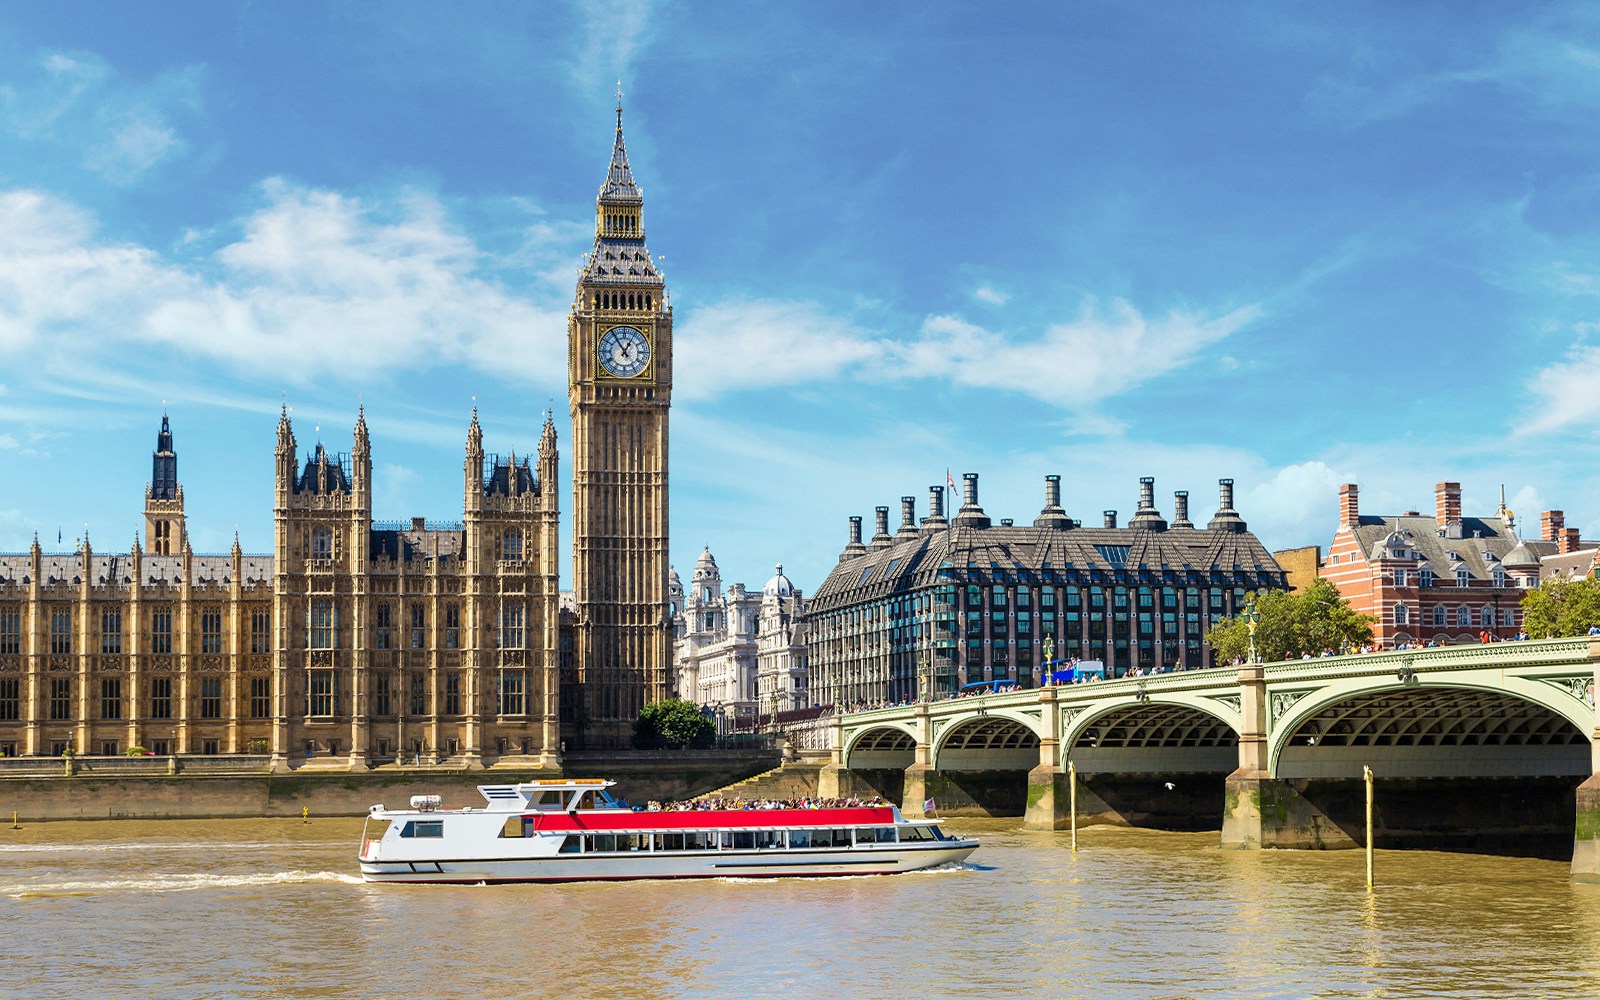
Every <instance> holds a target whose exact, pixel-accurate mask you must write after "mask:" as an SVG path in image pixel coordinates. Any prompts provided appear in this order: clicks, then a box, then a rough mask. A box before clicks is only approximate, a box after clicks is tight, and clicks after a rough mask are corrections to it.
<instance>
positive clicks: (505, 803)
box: [478, 778, 621, 812]
mask: <svg viewBox="0 0 1600 1000" xmlns="http://www.w3.org/2000/svg"><path fill="white" fill-rule="evenodd" d="M615 784H616V782H615V781H611V780H610V779H608V778H555V779H549V780H544V781H524V782H521V783H520V784H516V785H479V786H478V794H480V795H482V796H483V798H484V800H485V801H486V802H488V805H487V806H486V807H485V808H486V809H488V810H490V811H492V812H527V811H534V812H571V811H572V810H575V809H618V808H621V806H620V804H619V803H618V802H617V800H616V799H614V798H612V797H611V793H610V792H608V791H606V789H608V788H610V787H611V786H612V785H615Z"/></svg>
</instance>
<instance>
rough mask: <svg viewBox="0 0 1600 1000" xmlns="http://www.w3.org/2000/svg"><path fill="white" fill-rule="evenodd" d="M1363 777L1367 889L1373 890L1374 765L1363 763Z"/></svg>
mask: <svg viewBox="0 0 1600 1000" xmlns="http://www.w3.org/2000/svg"><path fill="white" fill-rule="evenodd" d="M1361 778H1362V780H1363V781H1365V782H1366V783H1367V891H1368V892H1371V891H1372V767H1371V766H1370V765H1367V764H1362V765H1361Z"/></svg>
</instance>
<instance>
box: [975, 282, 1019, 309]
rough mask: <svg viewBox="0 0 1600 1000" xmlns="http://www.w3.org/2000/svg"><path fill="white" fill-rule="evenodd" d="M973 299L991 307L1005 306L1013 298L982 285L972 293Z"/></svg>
mask: <svg viewBox="0 0 1600 1000" xmlns="http://www.w3.org/2000/svg"><path fill="white" fill-rule="evenodd" d="M972 297H973V298H975V299H977V300H978V301H979V302H987V303H988V304H989V305H991V306H1003V305H1005V304H1006V302H1008V301H1009V300H1010V299H1011V296H1009V295H1007V294H1006V293H1005V292H1002V291H1000V290H998V289H995V288H991V287H990V286H988V285H982V286H980V287H979V288H977V289H976V290H975V291H974V292H973V293H972Z"/></svg>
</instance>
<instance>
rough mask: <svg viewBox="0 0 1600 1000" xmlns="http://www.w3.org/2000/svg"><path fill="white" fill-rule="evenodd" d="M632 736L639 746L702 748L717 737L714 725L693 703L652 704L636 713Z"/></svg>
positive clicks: (669, 701)
mask: <svg viewBox="0 0 1600 1000" xmlns="http://www.w3.org/2000/svg"><path fill="white" fill-rule="evenodd" d="M633 732H634V736H635V738H636V741H637V742H638V744H639V745H640V746H645V747H651V746H669V747H703V746H710V745H711V742H712V741H713V740H715V739H716V737H717V724H716V721H715V720H713V719H712V718H711V716H709V715H706V714H705V713H704V712H701V711H700V709H699V707H698V706H696V705H695V704H694V703H693V702H688V701H684V700H683V699H681V698H669V699H667V700H666V701H653V702H651V703H650V704H648V705H646V706H645V707H644V711H642V712H640V713H639V721H638V722H636V723H634V727H633Z"/></svg>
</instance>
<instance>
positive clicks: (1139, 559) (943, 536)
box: [808, 473, 1286, 707]
mask: <svg viewBox="0 0 1600 1000" xmlns="http://www.w3.org/2000/svg"><path fill="white" fill-rule="evenodd" d="M1060 487H1061V481H1060V477H1059V476H1048V477H1046V480H1045V505H1044V509H1043V510H1042V511H1041V512H1040V514H1039V516H1038V517H1037V518H1035V519H1034V521H1033V523H1032V524H1030V525H1018V524H1015V523H1013V522H1012V521H1011V520H1010V519H1004V520H1001V521H1000V522H999V523H998V524H996V523H994V522H993V521H991V519H990V518H989V517H988V516H987V515H986V514H985V513H984V512H983V509H982V507H980V506H979V504H978V477H977V475H976V474H974V473H968V474H967V475H966V477H965V483H964V490H963V502H962V505H961V508H960V510H958V511H957V512H956V513H955V514H954V515H953V516H950V517H946V516H945V513H944V489H943V488H942V487H938V486H935V487H932V488H930V490H929V514H928V516H927V517H924V518H922V519H921V521H920V522H919V521H918V520H917V519H916V516H915V500H914V498H912V497H902V498H901V501H900V505H901V523H900V526H899V529H898V530H897V531H895V532H894V533H893V534H891V533H890V531H889V508H888V507H879V508H877V512H876V513H877V523H876V531H875V533H874V534H873V536H872V537H871V538H870V539H868V540H866V541H863V540H862V533H861V523H862V522H861V518H859V517H853V518H851V527H850V532H851V533H850V541H849V544H848V545H846V546H845V549H844V551H843V552H842V553H841V554H840V557H839V563H838V565H837V566H836V567H835V568H834V570H833V572H832V573H830V574H829V576H828V578H827V580H825V581H824V582H823V584H822V586H821V587H819V588H818V590H817V594H816V596H815V598H814V599H813V600H812V602H811V607H810V612H809V615H808V622H809V626H810V639H811V643H810V658H811V693H812V698H813V700H814V701H817V702H819V703H828V702H832V703H834V704H838V705H841V706H844V707H854V706H856V705H860V704H863V703H866V704H878V703H882V702H900V701H905V700H910V699H917V698H923V697H930V698H937V697H944V696H946V695H949V694H953V693H955V692H956V691H958V690H959V689H960V688H961V686H962V685H965V684H969V683H973V682H978V681H1011V682H1015V683H1017V684H1018V685H1020V686H1023V687H1032V686H1035V685H1038V684H1039V683H1040V682H1041V676H1042V674H1043V673H1044V672H1046V670H1047V667H1046V664H1047V662H1049V661H1051V660H1056V661H1061V660H1069V659H1073V658H1076V659H1080V660H1098V661H1101V662H1102V663H1104V664H1105V670H1106V676H1107V677H1120V676H1125V675H1127V674H1129V673H1156V672H1165V671H1170V670H1190V669H1196V668H1200V667H1209V666H1212V665H1213V664H1212V661H1211V653H1210V649H1209V648H1208V647H1207V646H1206V644H1205V641H1204V639H1205V633H1206V631H1207V630H1208V629H1209V628H1210V627H1211V625H1212V623H1214V622H1216V621H1218V620H1220V619H1221V618H1223V617H1226V616H1228V615H1232V614H1233V613H1234V612H1235V611H1236V610H1237V609H1238V608H1240V607H1242V606H1243V603H1244V600H1245V595H1246V594H1247V593H1248V592H1249V591H1252V590H1256V589H1258V588H1263V587H1274V588H1281V587H1284V586H1286V580H1285V576H1284V573H1283V570H1282V569H1281V568H1280V567H1279V566H1278V564H1277V563H1276V562H1275V561H1274V560H1273V558H1272V556H1271V554H1270V553H1269V552H1268V551H1267V549H1266V548H1265V547H1264V546H1263V545H1262V544H1261V542H1260V541H1259V540H1257V539H1256V537H1255V536H1254V535H1252V534H1251V533H1250V532H1249V530H1248V529H1247V526H1246V524H1245V522H1244V520H1243V518H1241V517H1240V516H1239V514H1238V512H1236V511H1235V510H1234V509H1233V481H1232V480H1228V479H1224V480H1221V482H1220V487H1221V488H1220V491H1219V492H1220V498H1219V500H1220V502H1219V505H1218V510H1217V513H1216V515H1215V516H1213V517H1212V519H1211V520H1210V522H1209V523H1208V524H1207V525H1206V526H1205V527H1203V528H1197V527H1195V526H1194V525H1193V524H1192V523H1191V522H1190V521H1189V517H1188V494H1187V493H1183V492H1180V493H1178V494H1176V503H1177V506H1176V510H1175V512H1174V513H1175V516H1174V519H1173V521H1172V522H1171V523H1170V524H1169V523H1168V522H1167V521H1166V520H1165V519H1164V518H1163V517H1162V516H1161V515H1160V513H1159V512H1157V511H1156V509H1155V504H1154V481H1153V480H1151V479H1148V478H1146V479H1143V480H1141V481H1140V501H1139V507H1138V509H1137V510H1136V511H1135V512H1134V515H1133V517H1132V519H1131V520H1130V521H1129V522H1128V524H1127V526H1126V527H1118V525H1117V518H1116V512H1115V511H1106V512H1105V516H1104V521H1103V523H1102V525H1101V526H1100V527H1086V526H1084V525H1083V524H1082V523H1081V522H1080V521H1077V520H1074V519H1073V518H1071V517H1069V516H1067V514H1066V512H1065V510H1063V509H1062V507H1061V501H1060Z"/></svg>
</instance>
